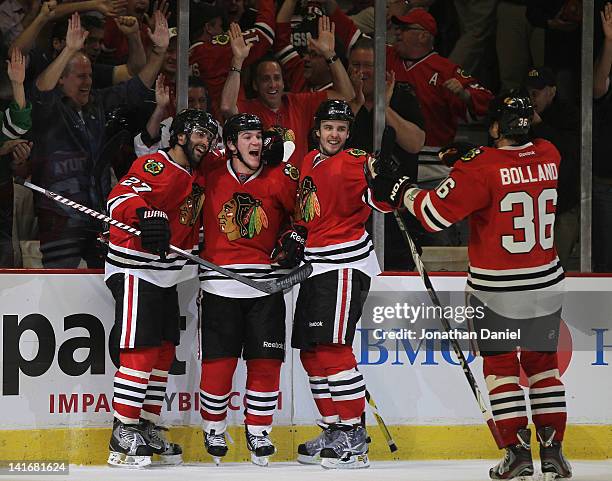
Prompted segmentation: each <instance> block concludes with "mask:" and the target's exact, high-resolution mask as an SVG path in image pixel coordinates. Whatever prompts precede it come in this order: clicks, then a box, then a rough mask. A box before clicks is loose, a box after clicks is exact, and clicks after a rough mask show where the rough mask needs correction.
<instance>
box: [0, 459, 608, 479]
mask: <svg viewBox="0 0 612 481" xmlns="http://www.w3.org/2000/svg"><path fill="white" fill-rule="evenodd" d="M493 464H495V463H494V462H492V461H490V460H484V461H483V460H477V461H463V460H461V461H385V462H376V461H373V462H372V466H371V467H370V468H369V469H360V470H342V471H327V470H324V469H323V468H321V467H319V466H303V465H299V464H297V463H271V465H270V466H269V467H267V468H261V467H257V466H254V465H251V464H246V463H244V464H241V463H227V464H223V465H221V466H219V467H216V466H214V465H213V464H185V465H182V466H172V467H153V468H148V469H143V470H128V469H120V468H109V467H102V466H70V475H69V476H67V477H66V476H30V475H23V474H21V475H18V476H15V477H14V478H12V477H11V476H10V475H8V476H7V477H6V478H5V477H4V476H2V478H4V479H6V480H7V481H8V479H11V480H12V479H14V480H15V481H26V480H29V481H34V480H36V481H44V480H47V481H60V480H61V481H64V480H70V481H94V480H95V481H136V480H147V481H156V480H159V481H175V480H177V481H276V480H278V481H285V480H288V481H327V480H329V481H337V480H350V481H361V480H363V481H366V480H367V481H391V480H394V481H413V480H414V481H487V480H488V479H489V476H488V471H489V467H491V466H492V465H493ZM572 466H573V467H574V477H573V478H572V481H612V460H608V461H575V462H572ZM536 469H537V468H536ZM535 479H536V480H537V479H538V478H537V477H536V478H535Z"/></svg>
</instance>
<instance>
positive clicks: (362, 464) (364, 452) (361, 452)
mask: <svg viewBox="0 0 612 481" xmlns="http://www.w3.org/2000/svg"><path fill="white" fill-rule="evenodd" d="M336 428H337V430H338V434H337V437H336V439H335V440H334V441H333V442H332V443H331V444H330V445H329V446H326V447H325V448H323V449H322V450H321V466H322V467H324V468H325V469H363V468H369V467H370V460H369V459H368V443H367V438H368V435H367V433H366V430H365V429H364V428H363V426H361V425H355V426H351V425H347V424H336Z"/></svg>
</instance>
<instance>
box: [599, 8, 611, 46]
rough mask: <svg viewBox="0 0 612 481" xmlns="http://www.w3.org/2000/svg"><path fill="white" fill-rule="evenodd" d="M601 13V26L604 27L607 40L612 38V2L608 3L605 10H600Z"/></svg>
mask: <svg viewBox="0 0 612 481" xmlns="http://www.w3.org/2000/svg"><path fill="white" fill-rule="evenodd" d="M599 14H600V15H601V26H602V28H603V32H604V36H605V37H606V40H608V41H610V40H612V3H606V5H605V6H604V8H603V10H602V11H601V12H599Z"/></svg>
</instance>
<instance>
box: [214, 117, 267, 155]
mask: <svg viewBox="0 0 612 481" xmlns="http://www.w3.org/2000/svg"><path fill="white" fill-rule="evenodd" d="M245 130H260V131H261V132H262V133H263V123H262V122H261V119H260V118H259V117H257V115H253V114H236V115H232V116H231V117H230V118H229V119H227V120H226V121H225V124H223V143H224V144H225V148H227V141H228V140H231V141H232V143H233V144H234V145H236V144H237V143H238V134H239V133H240V132H244V131H245Z"/></svg>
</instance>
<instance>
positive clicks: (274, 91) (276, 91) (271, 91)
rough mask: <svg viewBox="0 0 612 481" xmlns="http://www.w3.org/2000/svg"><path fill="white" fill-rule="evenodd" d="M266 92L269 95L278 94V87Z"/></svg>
mask: <svg viewBox="0 0 612 481" xmlns="http://www.w3.org/2000/svg"><path fill="white" fill-rule="evenodd" d="M266 93H267V94H268V95H276V94H278V89H274V90H268V91H267V92H266Z"/></svg>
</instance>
